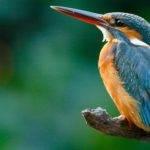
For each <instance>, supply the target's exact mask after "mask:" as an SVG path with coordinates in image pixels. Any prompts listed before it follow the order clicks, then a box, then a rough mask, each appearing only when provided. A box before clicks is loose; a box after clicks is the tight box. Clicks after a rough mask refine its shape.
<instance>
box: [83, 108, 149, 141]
mask: <svg viewBox="0 0 150 150" xmlns="http://www.w3.org/2000/svg"><path fill="white" fill-rule="evenodd" d="M82 115H83V117H84V118H85V120H86V122H87V124H88V125H89V126H90V127H92V128H94V129H96V130H98V131H100V132H103V133H105V134H107V135H112V136H120V137H125V138H131V139H137V140H144V141H150V132H146V131H144V130H142V129H140V128H138V127H137V126H135V125H130V126H129V123H128V122H127V120H123V119H122V118H121V117H116V118H112V117H110V116H109V114H108V113H107V111H106V110H105V109H102V108H100V107H98V108H96V109H86V110H84V111H82Z"/></svg>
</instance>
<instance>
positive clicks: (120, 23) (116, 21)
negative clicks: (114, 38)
mask: <svg viewBox="0 0 150 150" xmlns="http://www.w3.org/2000/svg"><path fill="white" fill-rule="evenodd" d="M115 24H116V26H119V27H121V26H123V25H124V23H123V22H122V21H121V20H120V19H115Z"/></svg>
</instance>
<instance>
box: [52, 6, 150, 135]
mask: <svg viewBox="0 0 150 150" xmlns="http://www.w3.org/2000/svg"><path fill="white" fill-rule="evenodd" d="M51 8H52V9H54V10H56V11H58V12H60V13H63V14H66V15H68V16H72V17H74V18H76V19H78V20H81V21H83V22H86V23H89V24H92V25H95V26H96V27H98V29H100V30H101V31H102V33H103V41H105V45H104V47H103V48H102V50H101V52H100V56H99V61H98V69H99V72H100V75H101V78H102V80H103V83H104V85H105V87H106V90H107V91H108V93H109V95H110V96H111V98H112V99H113V101H114V103H115V105H116V107H117V109H118V110H119V112H120V114H121V115H120V116H121V118H122V119H126V120H128V122H129V124H135V125H136V126H137V127H139V128H141V129H143V130H144V131H147V132H150V45H149V44H150V24H149V22H148V21H146V20H145V19H144V18H142V17H140V16H137V15H134V14H130V13H123V12H111V13H106V14H97V13H93V12H89V11H85V10H79V9H74V8H68V7H61V6H51Z"/></svg>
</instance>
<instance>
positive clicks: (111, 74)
mask: <svg viewBox="0 0 150 150" xmlns="http://www.w3.org/2000/svg"><path fill="white" fill-rule="evenodd" d="M116 45H117V43H116V42H109V43H107V44H106V45H105V46H104V47H103V49H102V51H101V53H100V57H99V62H98V67H99V71H100V74H101V77H102V80H103V82H104V85H105V87H106V89H107V91H108V93H109V94H110V96H111V97H112V99H113V100H114V102H115V104H116V106H117V108H118V110H119V111H120V113H121V114H122V115H124V116H126V118H128V119H129V120H130V118H131V114H129V113H128V110H129V109H131V108H132V106H133V105H134V101H133V100H132V98H131V97H130V96H129V94H128V93H127V92H126V90H125V89H124V87H123V82H122V81H121V79H120V77H119V75H118V72H117V69H116V66H115V63H114V61H115V60H114V59H115V57H114V49H115V48H116ZM132 109H133V108H132Z"/></svg>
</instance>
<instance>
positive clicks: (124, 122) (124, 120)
mask: <svg viewBox="0 0 150 150" xmlns="http://www.w3.org/2000/svg"><path fill="white" fill-rule="evenodd" d="M113 120H115V121H117V122H118V123H120V124H121V125H125V126H128V127H129V128H132V127H133V126H134V124H133V123H132V122H131V121H130V120H128V119H127V118H126V117H125V116H123V115H120V116H118V117H115V118H113Z"/></svg>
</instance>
